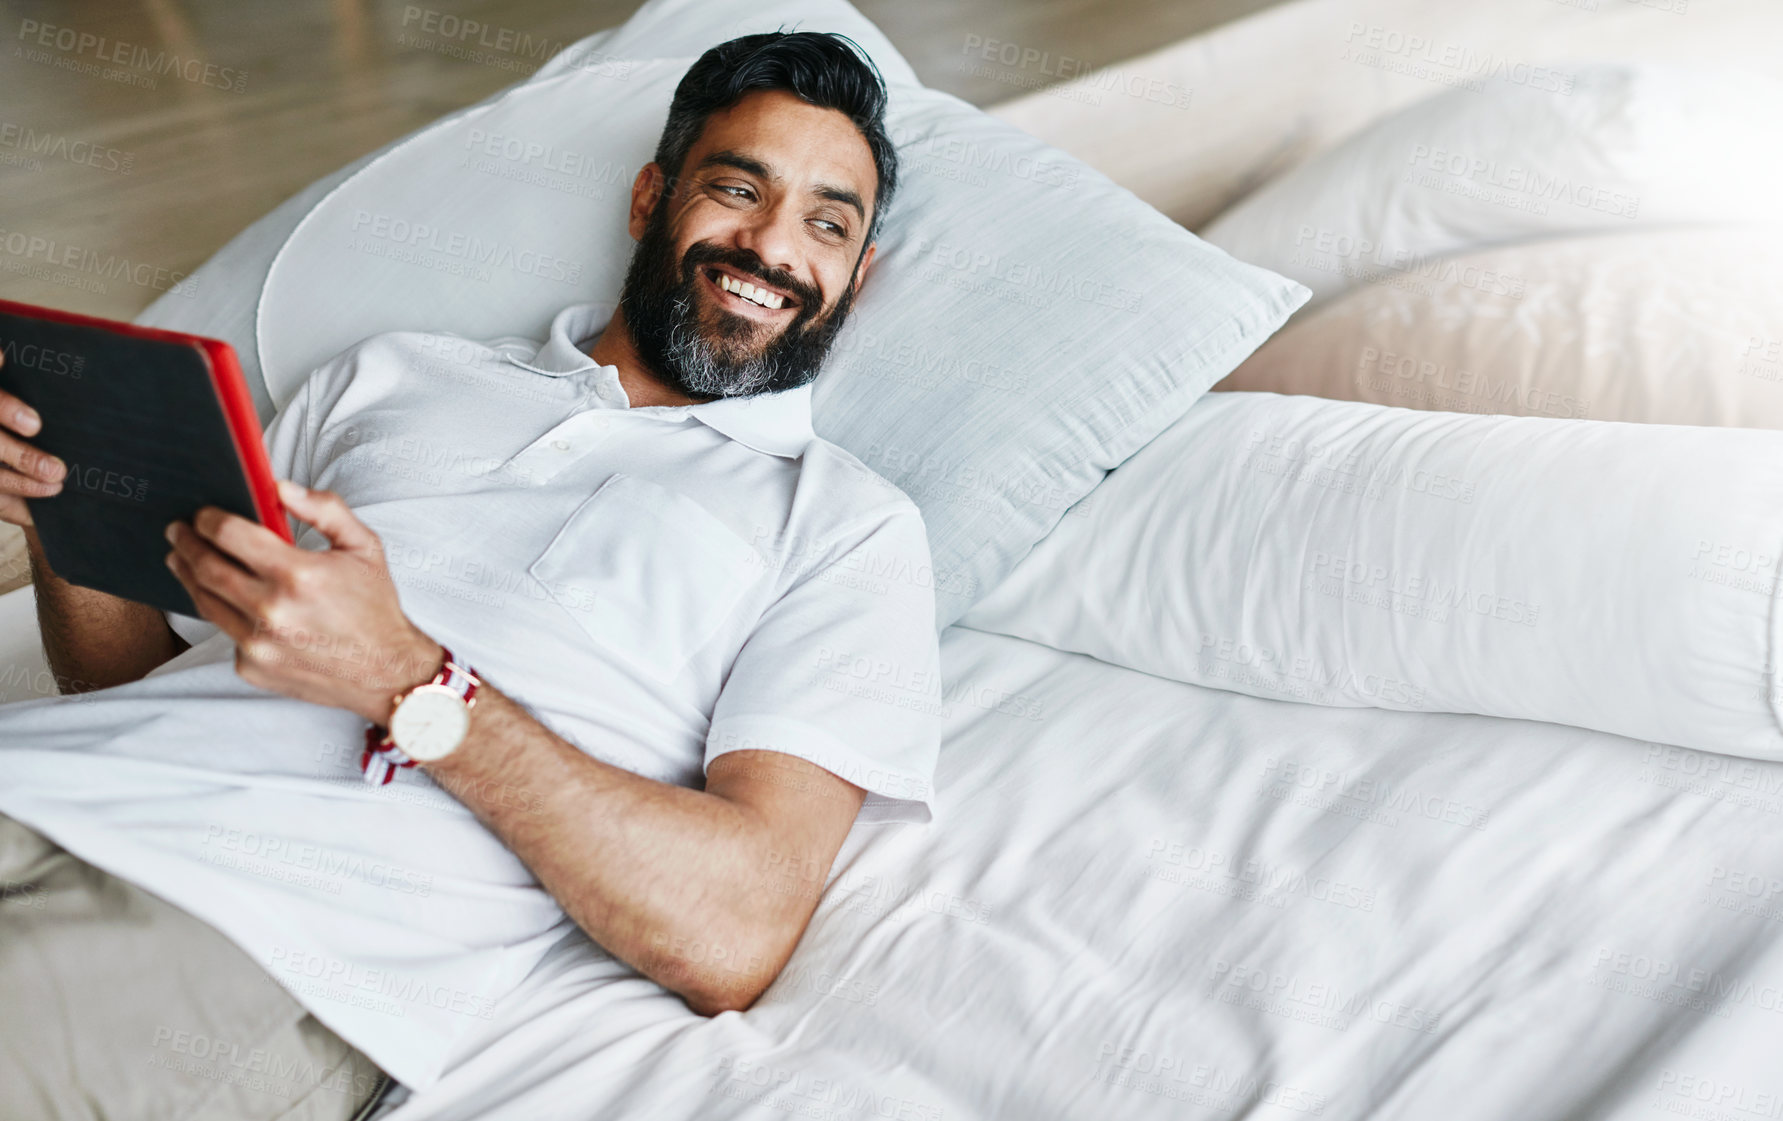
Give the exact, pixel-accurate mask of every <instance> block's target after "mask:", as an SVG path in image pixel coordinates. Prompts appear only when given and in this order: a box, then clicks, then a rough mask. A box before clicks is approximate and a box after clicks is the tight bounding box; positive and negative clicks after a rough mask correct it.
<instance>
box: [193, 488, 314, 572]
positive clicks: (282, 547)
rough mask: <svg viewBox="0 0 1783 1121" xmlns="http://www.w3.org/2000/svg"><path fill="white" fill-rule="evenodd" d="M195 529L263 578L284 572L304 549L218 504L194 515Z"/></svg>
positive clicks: (244, 566) (220, 550)
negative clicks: (286, 566) (295, 554)
mask: <svg viewBox="0 0 1783 1121" xmlns="http://www.w3.org/2000/svg"><path fill="white" fill-rule="evenodd" d="M192 528H193V529H194V530H195V531H196V532H197V533H198V535H199V536H200V537H202V538H204V539H205V540H206V541H208V542H210V543H211V545H212V546H214V547H215V548H216V549H217V550H218V551H219V552H221V553H223V554H224V555H225V556H228V557H231V558H233V559H234V560H235V561H236V562H238V563H239V564H240V565H241V566H242V567H243V568H245V569H247V570H248V571H249V572H252V573H254V574H255V575H257V576H260V577H263V578H270V577H272V576H274V575H276V574H277V573H279V572H280V571H282V570H283V569H284V566H285V565H287V564H289V563H290V562H291V560H292V559H293V557H292V554H293V553H297V552H301V551H302V550H300V549H298V548H297V547H296V546H294V545H291V544H288V543H287V542H286V541H285V539H284V538H282V537H280V536H279V535H278V534H276V533H274V532H273V531H272V530H270V529H267V528H266V527H265V526H263V525H261V524H260V523H259V522H251V521H249V520H248V519H246V518H244V517H242V516H241V515H239V514H231V513H230V512H229V511H227V510H224V509H222V508H220V507H217V506H206V507H204V508H203V509H201V510H199V511H198V513H196V514H194V515H192Z"/></svg>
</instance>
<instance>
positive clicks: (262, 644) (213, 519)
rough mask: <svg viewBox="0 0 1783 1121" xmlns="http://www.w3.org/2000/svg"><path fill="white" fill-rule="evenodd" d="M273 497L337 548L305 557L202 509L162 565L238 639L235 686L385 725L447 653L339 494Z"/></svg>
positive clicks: (300, 491)
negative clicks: (406, 606)
mask: <svg viewBox="0 0 1783 1121" xmlns="http://www.w3.org/2000/svg"><path fill="white" fill-rule="evenodd" d="M279 498H280V499H281V500H283V502H284V504H285V508H286V509H287V510H289V511H290V512H291V513H293V514H295V515H297V517H299V518H301V519H302V520H304V521H306V522H308V523H309V524H310V525H313V526H315V527H316V528H317V529H318V530H320V531H321V532H322V535H323V536H324V537H326V538H328V541H329V544H330V545H331V546H332V547H331V548H329V549H326V550H323V551H319V552H318V551H311V550H308V549H300V548H298V547H296V546H295V545H289V544H286V543H285V542H284V541H283V540H282V539H280V538H279V537H278V535H276V534H274V533H273V532H272V531H271V530H269V529H267V528H266V527H265V526H262V525H258V524H256V523H254V522H251V521H249V520H248V519H246V518H242V517H238V516H237V515H234V514H230V513H227V512H225V511H223V510H220V509H218V508H217V507H215V506H206V507H205V508H204V509H202V510H200V511H198V513H197V514H196V515H194V516H193V518H192V521H191V523H190V524H187V523H185V522H172V523H169V525H168V527H167V539H168V540H169V541H170V542H172V544H173V552H172V553H170V554H168V557H167V565H168V567H169V568H171V569H172V570H173V574H174V575H175V576H176V577H178V578H179V581H180V583H181V584H182V585H184V587H185V589H186V591H187V593H188V594H190V595H191V597H192V602H193V603H194V604H196V605H197V607H198V613H199V615H200V616H201V617H203V618H204V619H206V620H208V621H209V622H212V623H215V624H216V625H217V627H218V628H219V629H221V630H222V631H224V632H225V633H227V634H228V635H229V636H230V637H231V638H233V639H234V640H235V644H236V648H235V672H236V673H238V674H240V675H241V677H242V680H244V681H246V682H248V683H249V684H251V685H258V686H259V687H260V688H262V689H270V690H272V691H274V692H278V693H283V694H285V695H286V696H288V697H295V698H297V699H298V700H303V701H311V702H314V703H316V704H324V705H332V706H333V707H335V708H344V709H347V710H349V711H352V712H356V713H358V714H359V715H361V716H363V717H365V718H366V719H367V720H370V721H373V722H375V723H378V724H388V723H389V720H390V709H391V700H392V698H394V697H395V695H396V694H398V693H400V692H402V691H403V690H405V689H408V688H410V687H411V686H414V685H419V684H421V683H422V682H424V681H427V680H428V679H429V678H431V677H432V676H433V675H434V674H435V673H436V672H437V671H438V670H439V668H440V665H441V663H442V662H443V660H444V657H445V655H444V651H443V649H442V648H441V646H440V644H439V643H437V642H435V641H434V640H433V639H431V638H429V637H427V635H426V634H424V633H422V631H421V629H420V628H419V627H417V626H415V624H414V623H412V622H410V621H409V618H408V616H406V615H404V614H403V612H402V605H401V603H400V602H399V600H398V598H397V594H396V585H395V584H394V583H392V582H391V579H390V569H389V567H388V564H387V562H386V561H385V558H384V546H383V542H382V541H380V540H379V539H378V535H377V534H375V533H373V532H372V531H371V529H370V528H369V527H368V526H366V524H365V523H364V522H362V521H360V520H359V519H358V518H356V517H354V516H353V512H352V510H350V509H348V507H347V504H346V502H345V501H344V500H343V499H342V498H341V497H340V496H339V495H337V494H335V493H333V492H332V491H322V490H309V489H308V488H306V487H302V486H299V485H298V484H296V483H294V482H291V481H290V480H288V479H281V480H279Z"/></svg>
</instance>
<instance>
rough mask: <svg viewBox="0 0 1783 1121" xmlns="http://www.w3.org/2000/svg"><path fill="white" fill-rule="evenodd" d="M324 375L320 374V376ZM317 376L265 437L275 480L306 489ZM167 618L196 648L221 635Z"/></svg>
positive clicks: (200, 623)
mask: <svg viewBox="0 0 1783 1121" xmlns="http://www.w3.org/2000/svg"><path fill="white" fill-rule="evenodd" d="M326 368H327V367H324V369H326ZM320 372H321V371H317V374H318V375H319V374H320ZM316 376H317V375H312V376H311V377H310V378H309V379H308V380H307V381H305V382H304V383H303V388H302V389H299V390H298V391H297V395H296V396H295V397H293V398H291V400H290V402H289V403H288V404H286V406H285V407H284V408H283V409H280V410H279V411H278V413H277V414H276V415H275V416H274V417H273V418H272V423H271V424H269V425H267V426H266V429H265V433H264V435H265V443H266V455H267V458H268V459H270V460H271V461H272V475H273V478H275V479H291V480H294V481H295V482H299V483H302V484H303V485H304V486H306V487H307V486H309V485H310V480H311V478H313V477H314V476H313V474H312V464H311V463H310V447H311V443H310V420H311V418H310V387H311V386H313V385H314V384H315V382H316ZM163 614H164V615H166V616H167V625H168V626H170V627H172V628H173V632H174V633H175V634H177V635H179V636H180V637H181V638H183V639H185V640H186V641H187V642H189V643H191V644H192V645H193V646H197V645H198V644H199V643H200V642H203V641H204V640H205V639H207V638H210V637H211V636H212V635H215V634H216V633H217V632H218V627H217V625H216V624H215V623H212V622H209V621H207V620H204V619H199V618H195V617H193V616H191V615H181V614H179V613H177V612H173V611H166V612H163Z"/></svg>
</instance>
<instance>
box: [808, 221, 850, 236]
mask: <svg viewBox="0 0 1783 1121" xmlns="http://www.w3.org/2000/svg"><path fill="white" fill-rule="evenodd" d="M812 221H813V222H814V223H815V224H817V225H819V226H822V227H824V232H825V233H832V234H835V235H836V236H837V237H841V236H842V235H843V234H845V233H847V232H848V231H847V230H844V229H843V228H842V227H841V226H839V225H837V224H836V223H835V222H829V221H825V220H824V219H822V218H813V219H812Z"/></svg>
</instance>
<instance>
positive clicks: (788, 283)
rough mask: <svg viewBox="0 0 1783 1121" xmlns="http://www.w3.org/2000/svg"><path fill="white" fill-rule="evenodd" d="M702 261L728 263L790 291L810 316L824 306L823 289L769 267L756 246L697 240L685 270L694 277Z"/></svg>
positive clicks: (685, 256) (686, 256)
mask: <svg viewBox="0 0 1783 1121" xmlns="http://www.w3.org/2000/svg"><path fill="white" fill-rule="evenodd" d="M701 265H724V266H725V267H726V268H731V269H735V270H736V271H738V272H740V273H743V274H744V275H746V276H752V277H754V278H755V279H757V280H760V281H762V282H763V283H765V284H767V285H768V286H769V287H770V288H778V289H779V290H780V291H782V292H790V293H791V294H792V297H793V298H794V299H795V300H797V301H798V302H799V311H800V312H801V313H802V314H804V315H806V316H810V315H813V314H815V313H816V312H818V311H820V310H822V308H823V293H822V292H819V291H818V290H817V289H816V288H815V287H814V286H812V285H810V284H806V283H805V282H804V281H802V280H800V279H799V278H798V277H796V276H794V275H792V274H791V273H789V272H787V271H786V270H785V269H773V268H769V267H768V266H767V265H765V264H763V263H762V259H761V257H760V256H759V255H757V254H756V253H755V252H754V251H752V250H748V249H729V248H726V247H725V246H722V245H713V244H712V243H711V242H706V241H699V242H695V243H694V244H692V245H690V246H688V247H687V252H686V253H684V254H682V256H681V271H682V273H683V274H684V275H685V277H686V278H687V279H689V280H691V279H692V278H693V270H694V269H696V268H698V267H699V266H701Z"/></svg>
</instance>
